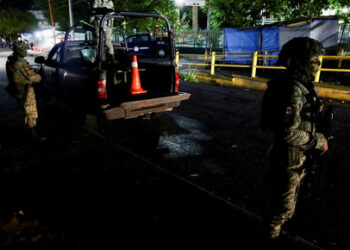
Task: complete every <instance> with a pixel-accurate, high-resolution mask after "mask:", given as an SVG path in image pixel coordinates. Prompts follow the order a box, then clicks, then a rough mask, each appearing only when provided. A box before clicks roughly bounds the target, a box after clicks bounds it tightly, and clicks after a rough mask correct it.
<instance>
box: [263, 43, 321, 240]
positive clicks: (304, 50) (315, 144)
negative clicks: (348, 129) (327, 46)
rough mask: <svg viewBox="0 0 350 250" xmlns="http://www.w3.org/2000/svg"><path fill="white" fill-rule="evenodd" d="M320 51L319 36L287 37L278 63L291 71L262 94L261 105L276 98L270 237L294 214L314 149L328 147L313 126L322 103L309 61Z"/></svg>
mask: <svg viewBox="0 0 350 250" xmlns="http://www.w3.org/2000/svg"><path fill="white" fill-rule="evenodd" d="M321 53H322V46H321V45H320V44H319V43H318V42H317V41H315V40H312V39H309V38H295V39H293V40H291V41H289V42H288V43H287V44H286V45H285V46H284V47H283V48H282V50H281V53H280V58H279V64H280V65H283V66H286V67H287V70H286V72H284V73H283V74H282V75H281V76H280V77H278V78H276V79H274V80H271V81H270V82H269V83H268V89H267V91H266V92H265V94H264V97H263V105H265V104H264V103H265V102H268V101H271V100H273V101H272V102H271V103H272V105H271V107H270V109H274V111H273V115H274V116H273V117H272V118H271V119H270V120H272V121H270V122H272V125H271V126H270V129H271V130H272V132H273V135H274V141H273V145H272V150H271V151H270V155H269V161H270V171H271V172H270V177H271V179H270V183H271V191H272V192H271V207H270V209H269V211H268V213H267V215H266V216H265V218H264V220H263V230H264V233H266V234H267V236H268V237H269V238H277V237H279V236H280V232H281V229H282V226H283V225H284V224H285V222H287V221H288V220H290V219H291V218H292V217H293V215H294V213H295V208H296V202H297V198H298V191H299V188H300V185H301V183H302V180H303V179H304V177H305V175H306V173H307V170H308V169H307V168H308V167H310V164H306V162H307V161H308V160H310V155H311V154H310V152H313V151H315V150H320V152H321V151H322V150H323V149H324V144H325V141H326V139H325V137H324V135H323V134H321V133H318V132H316V128H315V122H316V120H315V119H316V113H317V112H318V111H319V110H320V105H321V104H320V101H319V99H318V97H317V94H316V91H315V88H314V83H313V82H312V79H313V76H314V73H315V72H312V67H311V64H310V59H311V58H312V57H314V56H318V55H320V54H321ZM265 108H266V107H265ZM262 111H263V110H262Z"/></svg>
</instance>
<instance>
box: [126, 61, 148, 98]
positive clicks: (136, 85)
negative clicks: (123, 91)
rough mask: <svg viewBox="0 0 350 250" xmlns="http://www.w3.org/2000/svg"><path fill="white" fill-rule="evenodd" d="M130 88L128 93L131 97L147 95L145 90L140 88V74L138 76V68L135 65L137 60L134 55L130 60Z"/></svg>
mask: <svg viewBox="0 0 350 250" xmlns="http://www.w3.org/2000/svg"><path fill="white" fill-rule="evenodd" d="M131 74H132V75H131V77H132V78H131V88H130V92H131V94H132V95H138V94H143V93H147V90H143V89H142V88H141V80H140V74H139V67H138V65H137V58H136V56H135V55H134V56H133V58H132V63H131Z"/></svg>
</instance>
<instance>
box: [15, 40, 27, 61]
mask: <svg viewBox="0 0 350 250" xmlns="http://www.w3.org/2000/svg"><path fill="white" fill-rule="evenodd" d="M13 53H14V54H15V55H17V56H20V57H25V56H27V45H26V44H25V42H23V41H16V42H14V43H13Z"/></svg>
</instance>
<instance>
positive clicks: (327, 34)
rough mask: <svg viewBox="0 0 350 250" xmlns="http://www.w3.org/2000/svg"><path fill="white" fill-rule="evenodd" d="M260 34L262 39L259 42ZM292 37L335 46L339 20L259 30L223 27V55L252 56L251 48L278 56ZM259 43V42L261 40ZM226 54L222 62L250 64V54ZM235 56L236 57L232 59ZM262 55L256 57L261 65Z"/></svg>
mask: <svg viewBox="0 0 350 250" xmlns="http://www.w3.org/2000/svg"><path fill="white" fill-rule="evenodd" d="M260 37H261V41H260ZM294 37H310V38H313V39H316V40H318V41H319V42H321V43H322V45H323V46H324V47H325V48H327V47H331V46H336V45H337V41H338V40H337V39H338V20H337V19H315V20H313V21H312V22H310V23H307V24H304V25H300V26H292V27H291V26H286V25H276V26H270V27H262V28H258V29H249V30H238V29H235V28H226V29H225V55H242V54H245V55H253V52H254V51H259V53H260V54H261V53H263V54H264V53H265V51H266V50H267V51H268V55H278V54H279V50H280V49H281V48H282V46H283V45H284V44H285V43H286V42H287V41H289V40H290V39H292V38H294ZM260 42H261V43H260ZM248 58H249V57H226V58H225V63H230V64H248V65H251V64H252V57H250V58H249V60H248ZM234 59H235V60H234ZM276 62H277V60H267V63H266V65H269V66H272V65H275V64H276ZM263 63H264V58H261V57H260V58H259V61H258V65H263Z"/></svg>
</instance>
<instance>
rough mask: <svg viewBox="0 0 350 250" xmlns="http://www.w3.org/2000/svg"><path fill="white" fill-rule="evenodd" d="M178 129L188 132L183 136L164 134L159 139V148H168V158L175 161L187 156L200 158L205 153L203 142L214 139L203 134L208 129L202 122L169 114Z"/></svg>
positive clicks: (182, 134)
mask: <svg viewBox="0 0 350 250" xmlns="http://www.w3.org/2000/svg"><path fill="white" fill-rule="evenodd" d="M169 115H170V116H171V117H172V118H173V119H174V122H175V123H176V125H177V126H178V127H180V128H181V129H184V130H186V131H187V133H181V134H163V135H161V137H160V139H159V148H168V149H169V153H168V154H167V155H166V156H165V157H166V158H170V159H174V158H180V157H186V156H198V155H202V154H203V152H204V147H203V146H202V145H201V141H209V140H211V139H212V137H211V136H208V135H207V134H205V133H204V132H203V130H204V129H205V128H206V127H205V125H203V124H202V123H201V122H199V121H197V120H194V119H191V118H187V117H184V116H181V115H178V114H175V113H171V114H169Z"/></svg>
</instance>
